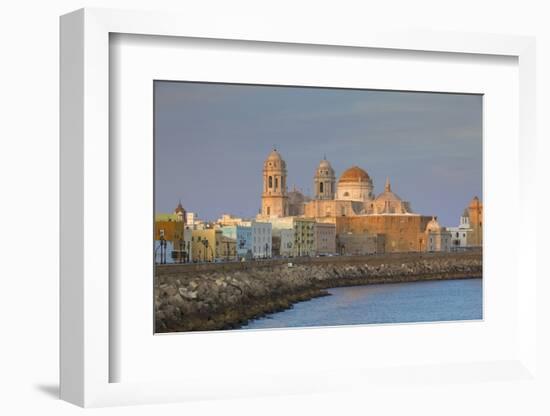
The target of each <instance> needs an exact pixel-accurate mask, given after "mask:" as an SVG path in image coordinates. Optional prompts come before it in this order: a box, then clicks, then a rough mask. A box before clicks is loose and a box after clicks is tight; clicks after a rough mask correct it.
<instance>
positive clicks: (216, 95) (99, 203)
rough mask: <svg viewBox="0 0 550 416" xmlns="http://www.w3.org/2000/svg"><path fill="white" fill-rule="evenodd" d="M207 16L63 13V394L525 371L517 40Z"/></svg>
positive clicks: (177, 391)
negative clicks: (305, 29) (281, 25)
mask: <svg viewBox="0 0 550 416" xmlns="http://www.w3.org/2000/svg"><path fill="white" fill-rule="evenodd" d="M203 23H204V22H202V23H201V21H200V19H198V21H195V22H193V21H192V19H190V18H189V17H182V16H175V15H170V14H163V13H158V14H156V13H142V12H122V11H112V10H95V9H94V10H88V9H86V10H80V11H77V12H74V13H72V14H69V15H66V16H64V17H62V20H61V80H62V88H61V101H62V106H61V110H62V120H61V142H62V146H61V175H62V178H61V189H62V196H61V205H62V215H61V240H62V261H61V288H62V299H61V361H62V362H61V395H62V398H64V399H65V400H68V401H70V402H73V403H76V404H79V405H82V406H104V405H111V404H137V403H155V402H163V401H184V400H193V399H198V398H202V399H204V398H219V397H222V398H223V397H249V396H256V395H263V394H284V393H291V394H297V393H309V392H317V393H318V392H323V391H335V390H336V391H338V390H342V389H344V390H350V389H351V390H352V391H358V390H359V389H361V388H364V387H365V386H368V388H369V389H372V390H373V391H378V390H380V391H382V390H383V389H384V388H383V386H384V385H386V386H387V385H388V383H390V384H392V383H395V382H396V380H399V383H400V384H401V385H402V387H403V388H407V385H410V384H412V383H425V384H426V385H429V384H430V383H433V382H434V381H435V382H438V383H440V382H441V383H453V382H457V381H460V382H468V383H480V382H481V381H502V380H506V381H512V382H515V381H517V382H521V381H525V380H533V374H534V370H535V368H536V363H535V361H534V349H535V346H536V338H535V332H536V331H535V327H534V324H533V322H534V321H535V320H534V317H535V315H536V305H535V303H534V302H533V301H532V299H533V298H534V296H533V294H534V293H535V292H534V290H535V281H536V270H535V269H534V262H531V261H530V256H532V254H531V253H530V251H529V249H528V247H529V245H528V244H525V242H526V241H530V239H532V238H533V235H532V234H531V233H532V232H533V231H530V230H533V229H534V227H532V225H533V221H535V220H534V218H533V217H532V216H526V215H522V212H523V210H525V209H526V207H528V204H529V198H530V196H529V192H527V190H528V187H529V185H528V184H526V179H527V178H528V174H529V172H530V170H531V169H532V168H533V160H534V158H533V153H532V152H531V147H530V146H531V144H532V143H533V140H534V131H533V127H532V125H533V123H532V117H534V116H533V115H534V111H533V110H534V105H535V104H534V88H535V84H534V78H533V76H532V75H533V71H534V46H533V45H534V41H533V40H532V39H531V38H522V37H515V36H504V35H503V36H490V35H480V34H448V33H447V34H438V35H437V36H433V34H430V35H429V36H428V35H427V34H426V33H421V32H419V33H398V32H395V33H383V32H377V31H374V30H373V31H365V32H364V33H361V34H355V35H353V36H351V35H349V34H341V35H336V34H330V35H329V34H327V33H326V32H324V31H322V30H319V31H312V32H310V33H308V35H307V36H306V37H304V36H305V35H304V34H303V33H302V32H300V31H299V30H297V29H296V30H292V29H290V30H285V31H282V30H281V29H277V28H275V27H272V26H269V25H267V26H265V27H263V28H262V29H259V28H258V27H257V26H251V27H250V28H248V29H247V28H246V26H244V29H243V31H242V32H239V34H235V33H233V32H232V31H231V28H230V26H227V25H224V23H223V22H220V24H219V25H204V24H203ZM518 148H519V149H521V151H520V153H519V154H518V152H517V149H518ZM504 206H505V207H506V210H503V209H501V207H504ZM511 215H515V216H516V218H520V220H519V222H520V226H518V227H509V226H508V224H509V218H510V216H511ZM503 230H504V231H503ZM504 232H505V234H506V238H502V235H503V233H504ZM511 242H514V245H513V246H514V249H513V250H511V249H510V245H511V244H512V243H511ZM503 252H506V253H507V255H506V261H502V254H501V253H503ZM520 268H521V270H522V276H521V279H519V272H518V270H520ZM526 275H527V277H526ZM532 382H536V381H532ZM354 389H357V390H354Z"/></svg>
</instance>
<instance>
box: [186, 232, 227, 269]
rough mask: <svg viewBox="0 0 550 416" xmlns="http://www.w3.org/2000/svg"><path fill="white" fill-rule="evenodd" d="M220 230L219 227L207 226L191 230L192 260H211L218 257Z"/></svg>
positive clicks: (220, 238) (219, 256)
mask: <svg viewBox="0 0 550 416" xmlns="http://www.w3.org/2000/svg"><path fill="white" fill-rule="evenodd" d="M221 240H222V231H221V230H220V229H214V228H208V229H200V230H192V234H191V245H192V247H191V248H192V250H191V252H192V261H193V262H212V261H216V259H220V258H221V255H220V253H221V252H220V249H221Z"/></svg>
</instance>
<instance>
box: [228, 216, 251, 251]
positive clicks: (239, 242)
mask: <svg viewBox="0 0 550 416" xmlns="http://www.w3.org/2000/svg"><path fill="white" fill-rule="evenodd" d="M221 231H222V235H223V236H225V237H227V238H231V239H233V240H235V244H236V255H237V257H238V258H239V259H243V258H244V259H251V258H252V257H253V256H252V250H253V245H252V241H253V240H252V227H251V226H246V225H244V224H243V223H242V221H241V223H239V224H236V225H227V226H223V227H221Z"/></svg>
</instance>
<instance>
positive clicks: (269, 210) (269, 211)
mask: <svg viewBox="0 0 550 416" xmlns="http://www.w3.org/2000/svg"><path fill="white" fill-rule="evenodd" d="M267 215H271V209H270V207H267Z"/></svg>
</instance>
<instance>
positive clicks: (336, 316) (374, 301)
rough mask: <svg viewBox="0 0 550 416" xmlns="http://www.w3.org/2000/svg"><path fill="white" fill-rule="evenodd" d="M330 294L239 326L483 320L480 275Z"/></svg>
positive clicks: (352, 288)
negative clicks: (478, 276)
mask: <svg viewBox="0 0 550 416" xmlns="http://www.w3.org/2000/svg"><path fill="white" fill-rule="evenodd" d="M328 292H329V293H330V296H324V297H321V298H315V299H311V300H309V301H305V302H299V303H297V304H295V305H294V307H293V308H292V309H288V310H286V311H283V312H278V313H274V314H271V315H267V316H265V317H263V318H260V319H256V320H253V321H251V322H249V323H248V325H246V326H243V327H242V329H263V328H288V327H312V326H334V325H357V324H387V323H405V322H436V321H455V320H474V319H482V318H483V307H482V306H483V294H482V279H460V280H437V281H423V282H411V283H391V284H379V285H367V286H350V287H338V288H332V289H328Z"/></svg>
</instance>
